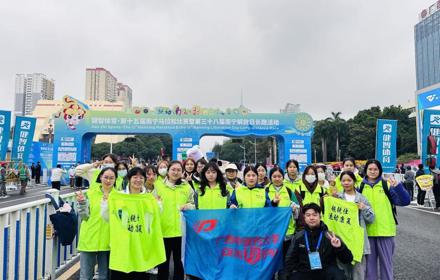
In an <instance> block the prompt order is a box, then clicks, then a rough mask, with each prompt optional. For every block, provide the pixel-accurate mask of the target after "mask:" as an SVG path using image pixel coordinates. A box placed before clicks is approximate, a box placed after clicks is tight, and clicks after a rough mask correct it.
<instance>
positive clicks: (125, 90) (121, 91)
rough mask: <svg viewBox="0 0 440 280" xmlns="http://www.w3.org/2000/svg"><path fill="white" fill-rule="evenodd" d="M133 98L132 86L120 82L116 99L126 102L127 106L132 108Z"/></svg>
mask: <svg viewBox="0 0 440 280" xmlns="http://www.w3.org/2000/svg"><path fill="white" fill-rule="evenodd" d="M132 98H133V97H132V90H131V88H130V87H129V86H127V85H124V84H123V83H118V85H117V93H116V100H117V101H122V102H124V104H125V108H131V105H132Z"/></svg>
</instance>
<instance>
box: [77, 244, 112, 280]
mask: <svg viewBox="0 0 440 280" xmlns="http://www.w3.org/2000/svg"><path fill="white" fill-rule="evenodd" d="M109 256H110V251H102V252H81V254H80V273H79V274H80V280H92V279H93V276H94V275H95V265H96V262H98V275H99V278H98V279H103V280H107V279H109V274H108V263H109Z"/></svg>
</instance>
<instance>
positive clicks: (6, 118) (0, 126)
mask: <svg viewBox="0 0 440 280" xmlns="http://www.w3.org/2000/svg"><path fill="white" fill-rule="evenodd" d="M10 130H11V112H10V111H0V160H5V159H6V153H7V152H8V142H9V136H10Z"/></svg>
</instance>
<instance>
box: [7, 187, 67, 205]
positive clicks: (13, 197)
mask: <svg viewBox="0 0 440 280" xmlns="http://www.w3.org/2000/svg"><path fill="white" fill-rule="evenodd" d="M48 189H49V187H48V186H47V185H32V186H30V187H29V186H28V187H27V189H26V193H25V194H24V195H20V194H19V192H20V191H18V190H17V191H8V196H9V197H7V198H1V199H0V208H4V207H9V206H13V205H17V204H22V203H26V202H31V201H35V200H39V199H43V198H45V197H44V194H45V192H46V191H47V190H48ZM72 191H73V190H72V189H71V188H70V187H68V186H62V187H61V194H65V193H69V192H72Z"/></svg>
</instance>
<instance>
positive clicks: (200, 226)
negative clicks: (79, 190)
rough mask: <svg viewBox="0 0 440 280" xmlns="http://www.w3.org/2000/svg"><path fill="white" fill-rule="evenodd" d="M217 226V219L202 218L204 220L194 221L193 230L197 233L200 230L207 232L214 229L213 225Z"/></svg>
mask: <svg viewBox="0 0 440 280" xmlns="http://www.w3.org/2000/svg"><path fill="white" fill-rule="evenodd" d="M216 226H217V220H214V219H213V220H204V221H200V222H198V223H196V224H195V225H194V230H195V231H196V232H197V233H200V232H202V231H203V232H209V231H213V230H214V229H215V227H216Z"/></svg>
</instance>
